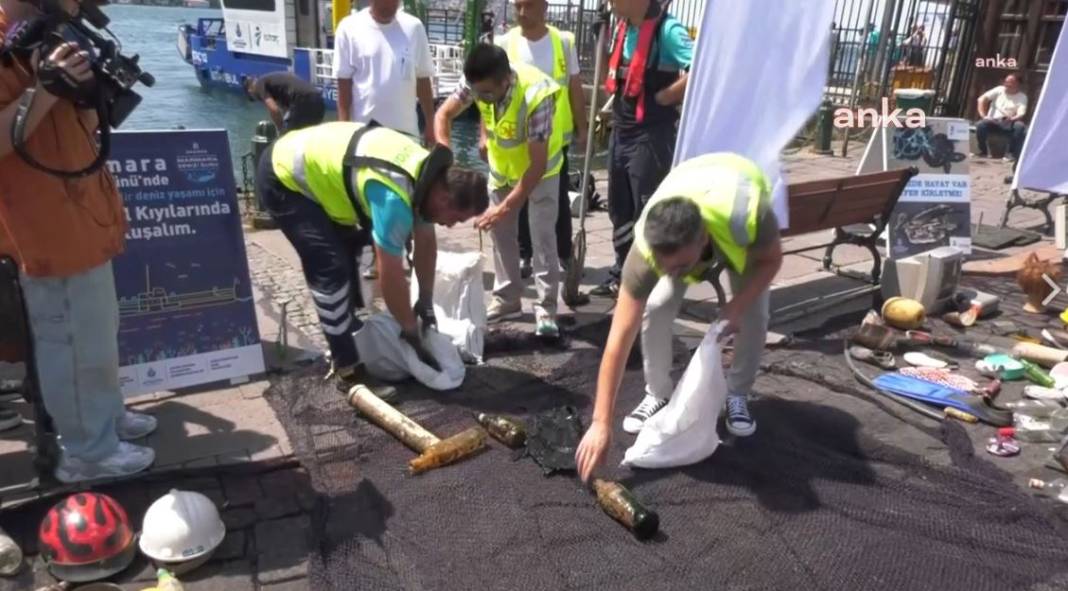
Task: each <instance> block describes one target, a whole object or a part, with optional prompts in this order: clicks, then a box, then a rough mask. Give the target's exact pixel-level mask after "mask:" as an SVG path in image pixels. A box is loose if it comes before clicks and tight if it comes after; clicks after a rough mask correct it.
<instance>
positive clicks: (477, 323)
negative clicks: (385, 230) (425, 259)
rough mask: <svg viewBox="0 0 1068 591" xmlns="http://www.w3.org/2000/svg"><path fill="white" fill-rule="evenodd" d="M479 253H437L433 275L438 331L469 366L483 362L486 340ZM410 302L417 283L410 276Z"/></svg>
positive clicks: (417, 291) (483, 295) (414, 294)
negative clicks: (458, 350)
mask: <svg viewBox="0 0 1068 591" xmlns="http://www.w3.org/2000/svg"><path fill="white" fill-rule="evenodd" d="M482 260H483V257H482V253H481V252H478V251H472V252H449V251H443V250H442V251H438V262H437V268H436V270H435V271H436V272H435V274H434V316H436V317H437V320H438V331H439V332H441V334H444V335H448V336H449V337H450V338H451V339H452V342H453V343H454V344H455V345H456V346H457V348H459V349H460V356H461V357H462V358H463V360H464V361H466V362H468V363H482V351H483V347H484V346H485V338H486V300H485V292H484V291H483V289H482ZM411 297H412V301H413V302H414V301H415V300H416V299H417V298H418V297H419V281H418V279H416V277H415V274H414V273H412V293H411Z"/></svg>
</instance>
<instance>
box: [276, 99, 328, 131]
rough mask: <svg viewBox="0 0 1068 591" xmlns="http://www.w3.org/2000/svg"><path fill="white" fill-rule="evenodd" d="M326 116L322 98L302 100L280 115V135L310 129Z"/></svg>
mask: <svg viewBox="0 0 1068 591" xmlns="http://www.w3.org/2000/svg"><path fill="white" fill-rule="evenodd" d="M325 116H326V104H325V103H324V102H323V99H322V97H319V100H318V101H316V100H311V99H309V100H303V101H299V102H296V103H293V104H292V105H290V107H289V108H288V109H286V112H285V114H284V115H282V130H281V131H282V133H285V132H287V131H293V130H294V129H303V128H305V127H312V126H313V125H319V124H320V123H322V122H323V117H325Z"/></svg>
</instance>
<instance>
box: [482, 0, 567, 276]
mask: <svg viewBox="0 0 1068 591" xmlns="http://www.w3.org/2000/svg"><path fill="white" fill-rule="evenodd" d="M513 2H514V4H515V18H516V22H518V23H519V26H518V27H515V28H514V29H512V30H511V31H509V32H508V33H507V34H506V35H503V36H501V37H499V38H498V39H497V40H496V43H497V45H499V46H500V47H503V48H504V50H505V51H507V52H508V61H509V62H511V63H522V64H527V65H530V66H534V67H535V68H537V69H539V70H541V72H542V73H543V74H545V75H546V76H549V77H550V78H552V79H553V80H554V81H555V82H556V83H557V84H559V85H560V94H559V95H557V97H556V106H555V109H556V112H555V115H554V117H553V127H556V128H559V129H561V130H563V131H564V149H563V151H562V154H563V164H561V166H560V175H559V179H560V195H559V196H558V198H557V203H559V209H558V210H557V214H556V254H557V256H559V257H560V262H561V263H562V264H564V265H565V266H566V265H567V264H568V263H569V262H570V261H571V203H570V201H569V199H568V191H569V189H570V186H569V185H570V183H569V182H568V171H569V170H570V163H569V161H568V147H569V146H570V144H571V140H572V139H574V140H576V141H577V142H578V145H582V144H584V143H585V141H586V109H585V108H584V107H583V103H584V102H585V101H584V98H583V93H582V78H581V77H580V75H579V74H580V72H579V63H578V52H577V51H576V50H575V36H574V35H573V34H571V33H568V32H565V31H559V30H557V29H556V28H555V27H552V26H549V25H547V24H546V23H545V13H546V10H547V9H548V6H549V4H548V2H546V0H513ZM528 207H529V205H528V204H526V203H524V204H523V208H522V209H521V210H519V257H520V258H521V259H522V260H523V274H524V276H525V275H527V274H529V273H530V272H531V269H532V268H533V265H532V264H531V259H532V258H533V255H534V252H533V248H532V247H531V244H530V220H529V219H528V214H527V209H528Z"/></svg>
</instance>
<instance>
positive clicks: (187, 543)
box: [141, 490, 226, 563]
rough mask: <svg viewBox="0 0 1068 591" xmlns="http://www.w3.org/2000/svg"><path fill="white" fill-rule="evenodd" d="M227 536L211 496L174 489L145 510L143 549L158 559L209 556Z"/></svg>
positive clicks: (172, 560) (150, 556) (192, 558)
mask: <svg viewBox="0 0 1068 591" xmlns="http://www.w3.org/2000/svg"><path fill="white" fill-rule="evenodd" d="M224 537H226V526H225V525H224V524H223V522H222V519H220V518H219V510H218V509H217V508H216V507H215V503H213V502H211V499H209V498H208V497H206V496H204V495H202V494H200V493H198V492H193V491H184V490H171V492H169V493H167V494H165V495H163V496H162V497H160V498H159V499H157V500H156V502H154V503H152V506H151V507H149V508H148V511H146V512H145V519H144V521H143V522H142V527H141V552H144V553H145V556H148V557H149V558H151V559H153V560H155V561H157V562H168V563H175V562H186V561H194V560H197V559H199V558H206V557H207V556H208V555H209V554H211V553H212V552H213V551H214V550H215V548H217V547H218V546H219V544H221V543H222V541H223V538H224Z"/></svg>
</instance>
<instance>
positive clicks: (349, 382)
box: [326, 365, 397, 400]
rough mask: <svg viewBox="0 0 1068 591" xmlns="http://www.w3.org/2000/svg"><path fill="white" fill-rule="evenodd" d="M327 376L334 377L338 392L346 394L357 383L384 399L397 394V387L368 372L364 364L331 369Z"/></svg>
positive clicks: (328, 377)
mask: <svg viewBox="0 0 1068 591" xmlns="http://www.w3.org/2000/svg"><path fill="white" fill-rule="evenodd" d="M326 377H327V379H332V380H333V381H334V386H335V387H336V388H337V389H338V392H341V393H343V394H345V395H346V396H347V395H348V393H349V390H351V389H352V387H353V386H356V385H360V386H364V387H366V388H367V389H368V390H370V391H371V393H372V394H374V395H375V396H377V397H379V398H380V399H382V400H389V399H391V398H393V397H395V396H396V395H397V388H395V387H394V386H392V385H390V384H387V383H385V382H383V381H382V380H380V379H378V378H376V377H374V376H372V375H371V374H369V373H367V370H366V369H365V368H364V367H363V365H357V366H356V367H347V368H343V369H339V370H334V369H331V370H330V373H328V374H327V375H326Z"/></svg>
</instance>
